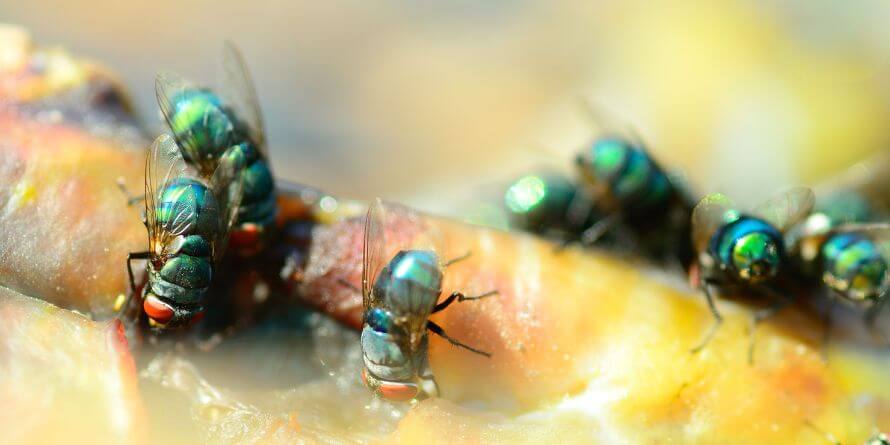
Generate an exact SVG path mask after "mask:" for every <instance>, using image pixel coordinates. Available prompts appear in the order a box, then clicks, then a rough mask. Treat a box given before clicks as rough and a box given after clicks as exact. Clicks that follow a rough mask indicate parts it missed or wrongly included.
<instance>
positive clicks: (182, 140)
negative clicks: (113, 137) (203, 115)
mask: <svg viewBox="0 0 890 445" xmlns="http://www.w3.org/2000/svg"><path fill="white" fill-rule="evenodd" d="M193 88H196V86H195V85H193V84H192V83H191V82H189V81H188V80H186V79H185V78H183V77H182V76H180V75H178V74H176V73H172V72H169V71H168V72H161V73H158V75H157V76H156V77H155V96H157V99H158V106H159V107H160V109H161V114H162V115H163V116H164V120H165V121H166V122H167V127H168V128H169V129H170V132H171V133H173V135H174V136H173V137H174V138H176V143H177V144H179V146H180V147H181V148H182V149H183V150H185V151H186V153H188V154H189V158H190V159H200V158H201V156H200V154H201V151H200V150H199V148H200V147H196V146H194V144H193V142H192V141H198V140H200V138H197V137H196V135H195V134H194V133H193V131H192V130H191V128H190V127H189V128H188V129H187V130H185V132H181V133H177V132H176V125H175V121H174V118H175V114H176V100H178V99H179V98H181V97H183V93H185V92H186V91H187V90H189V89H193Z"/></svg>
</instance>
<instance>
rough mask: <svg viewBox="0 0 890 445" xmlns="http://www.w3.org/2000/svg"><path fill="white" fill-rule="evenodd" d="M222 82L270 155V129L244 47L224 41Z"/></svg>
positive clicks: (260, 147)
mask: <svg viewBox="0 0 890 445" xmlns="http://www.w3.org/2000/svg"><path fill="white" fill-rule="evenodd" d="M220 84H221V85H222V92H223V94H224V95H225V97H226V102H227V103H228V105H229V106H231V107H232V108H233V109H234V110H235V114H236V116H237V118H238V119H239V120H241V122H242V123H243V124H244V125H246V126H247V128H246V130H247V133H248V134H247V135H248V137H250V140H251V142H253V143H254V144H256V146H257V150H259V152H260V155H261V156H262V157H263V159H269V154H268V152H267V149H266V132H265V127H264V124H263V114H262V112H261V111H260V103H259V100H258V99H257V94H256V88H255V87H254V83H253V79H252V78H251V76H250V72H249V71H248V70H247V64H246V63H244V57H242V56H241V51H239V50H238V48H237V47H236V46H235V45H234V44H233V43H232V42H228V41H227V42H225V44H223V57H222V72H221V79H220Z"/></svg>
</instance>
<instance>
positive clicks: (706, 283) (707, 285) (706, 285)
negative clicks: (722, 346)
mask: <svg viewBox="0 0 890 445" xmlns="http://www.w3.org/2000/svg"><path fill="white" fill-rule="evenodd" d="M702 284H703V290H704V293H705V299H706V300H707V302H708V309H710V311H711V315H712V316H713V317H714V322H713V323H712V324H711V327H710V328H709V329H708V332H707V333H706V334H705V336H704V338H702V340H701V342H700V343H699V344H698V345H697V346H695V347H694V348H692V349H691V350H690V352H691V353H693V354H697V353H699V352H701V351H702V350H703V349H704V348H705V346H707V345H708V343H710V342H711V339H712V338H713V337H714V334H716V333H717V330H718V329H719V328H720V326H721V325H722V324H723V316H721V315H720V312H719V311H718V310H717V305H716V303H715V302H714V295H713V294H712V293H711V286H717V285H719V284H720V282H719V281H718V280H715V279H714V278H710V277H708V278H704V279H703V280H702Z"/></svg>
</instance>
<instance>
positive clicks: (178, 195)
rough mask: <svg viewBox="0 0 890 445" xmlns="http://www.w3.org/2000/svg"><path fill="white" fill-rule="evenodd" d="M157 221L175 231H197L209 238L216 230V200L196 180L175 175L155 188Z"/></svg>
mask: <svg viewBox="0 0 890 445" xmlns="http://www.w3.org/2000/svg"><path fill="white" fill-rule="evenodd" d="M155 212H156V217H157V221H158V224H159V225H161V226H163V227H165V228H166V230H167V231H168V232H170V233H173V234H176V235H184V236H185V235H192V234H194V235H199V236H201V237H203V238H206V239H213V238H214V237H215V236H216V235H217V234H218V233H219V230H220V215H219V204H218V203H217V201H216V197H215V196H214V195H213V193H212V192H211V191H210V190H209V189H208V188H207V186H205V185H204V184H203V183H201V182H200V181H197V180H195V179H191V178H179V179H176V180H174V181H173V182H171V183H170V184H169V185H167V187H166V188H164V189H162V190H159V191H158V196H157V203H156V208H155Z"/></svg>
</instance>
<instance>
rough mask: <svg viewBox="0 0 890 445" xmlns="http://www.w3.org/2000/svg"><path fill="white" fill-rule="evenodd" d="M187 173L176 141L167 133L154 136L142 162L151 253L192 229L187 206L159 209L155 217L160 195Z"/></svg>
mask: <svg viewBox="0 0 890 445" xmlns="http://www.w3.org/2000/svg"><path fill="white" fill-rule="evenodd" d="M188 175H189V170H188V166H187V164H186V163H185V161H184V160H183V159H182V153H180V151H179V146H178V145H176V141H175V140H173V138H172V137H171V136H170V135H168V134H162V135H161V136H158V138H157V139H155V141H154V143H153V144H152V145H151V148H149V150H148V158H147V159H146V162H145V217H146V226H147V227H148V244H149V251H150V252H152V254H157V253H158V252H161V251H162V249H163V247H165V246H168V245H169V243H170V241H171V240H172V239H173V238H174V237H176V236H177V235H179V234H182V233H185V232H187V231H189V230H191V229H192V225H193V224H194V221H195V218H194V216H195V215H194V214H193V208H192V207H190V206H173V207H171V208H164V209H160V210H161V211H162V212H164V214H163V217H162V218H160V219H159V218H158V210H159V209H158V199H159V198H160V197H161V194H162V193H163V192H164V190H165V189H166V188H167V187H168V186H169V185H170V184H171V183H172V182H173V181H175V180H176V179H178V178H182V177H185V176H188Z"/></svg>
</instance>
